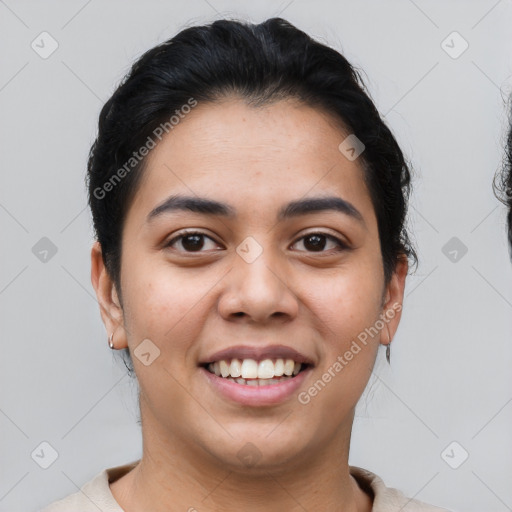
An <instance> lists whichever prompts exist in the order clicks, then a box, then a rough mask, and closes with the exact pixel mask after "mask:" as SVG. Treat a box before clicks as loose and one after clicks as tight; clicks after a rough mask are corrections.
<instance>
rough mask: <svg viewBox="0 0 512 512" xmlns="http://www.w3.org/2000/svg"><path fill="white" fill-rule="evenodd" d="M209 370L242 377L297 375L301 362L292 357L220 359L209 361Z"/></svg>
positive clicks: (221, 374)
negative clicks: (259, 359) (261, 359)
mask: <svg viewBox="0 0 512 512" xmlns="http://www.w3.org/2000/svg"><path fill="white" fill-rule="evenodd" d="M208 368H209V370H210V371H211V372H213V373H215V375H217V376H222V377H242V378H243V379H272V378H273V377H281V376H282V375H289V376H290V375H297V374H298V373H299V372H300V369H301V363H296V362H295V361H294V360H293V359H276V360H275V361H273V360H272V359H264V360H263V361H260V362H259V363H258V361H255V360H254V359H242V360H240V359H231V360H226V359H222V360H221V361H215V362H214V363H210V365H209V367H208Z"/></svg>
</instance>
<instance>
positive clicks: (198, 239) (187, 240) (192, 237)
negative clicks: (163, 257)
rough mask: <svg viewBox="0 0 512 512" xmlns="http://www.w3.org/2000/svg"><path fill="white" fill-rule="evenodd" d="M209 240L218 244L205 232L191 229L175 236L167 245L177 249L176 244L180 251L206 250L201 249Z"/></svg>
mask: <svg viewBox="0 0 512 512" xmlns="http://www.w3.org/2000/svg"><path fill="white" fill-rule="evenodd" d="M207 240H210V241H211V242H214V245H217V244H216V242H215V241H214V240H213V239H212V238H210V237H209V236H207V235H205V234H204V233H201V232H200V231H193V232H192V231H191V232H188V233H182V234H181V235H178V236H176V237H174V238H173V239H172V240H170V241H169V242H168V243H167V244H166V245H165V247H171V248H173V249H176V248H175V247H174V246H175V245H177V246H178V249H177V250H179V251H180V252H183V251H184V252H204V251H201V250H202V249H203V247H204V246H205V244H206V241H207ZM177 242H178V243H177ZM179 244H181V249H180V248H179Z"/></svg>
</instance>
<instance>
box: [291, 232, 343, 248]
mask: <svg viewBox="0 0 512 512" xmlns="http://www.w3.org/2000/svg"><path fill="white" fill-rule="evenodd" d="M299 241H303V244H304V247H306V250H308V248H309V250H308V252H327V251H324V249H325V247H326V245H327V243H328V242H331V243H333V244H334V246H335V249H336V250H335V252H339V251H343V250H346V249H348V248H349V247H348V245H347V244H346V243H344V242H342V241H341V240H340V239H339V238H337V237H335V236H333V235H328V234H327V233H321V232H319V233H308V234H307V235H304V236H303V237H301V238H299V240H297V242H295V243H298V242H299Z"/></svg>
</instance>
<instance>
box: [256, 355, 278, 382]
mask: <svg viewBox="0 0 512 512" xmlns="http://www.w3.org/2000/svg"><path fill="white" fill-rule="evenodd" d="M273 376H274V363H273V362H272V359H265V360H264V361H261V362H260V364H259V365H258V379H271V378H272V377H273Z"/></svg>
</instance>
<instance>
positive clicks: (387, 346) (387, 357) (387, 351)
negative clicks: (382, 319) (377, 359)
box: [386, 324, 391, 365]
mask: <svg viewBox="0 0 512 512" xmlns="http://www.w3.org/2000/svg"><path fill="white" fill-rule="evenodd" d="M386 329H387V330H388V338H389V342H388V344H387V345H386V359H387V361H388V364H389V365H391V363H390V361H389V360H390V359H391V335H390V334H389V327H388V324H386Z"/></svg>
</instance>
